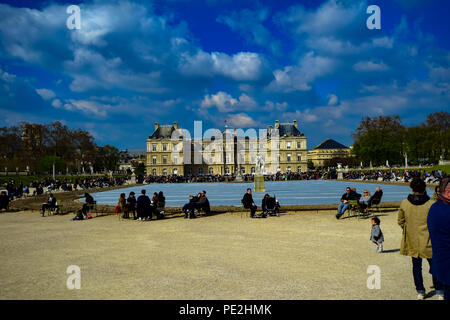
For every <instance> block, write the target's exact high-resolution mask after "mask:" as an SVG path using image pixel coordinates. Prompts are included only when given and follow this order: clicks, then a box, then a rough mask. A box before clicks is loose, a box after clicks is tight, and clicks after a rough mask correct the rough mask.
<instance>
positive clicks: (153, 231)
mask: <svg viewBox="0 0 450 320" xmlns="http://www.w3.org/2000/svg"><path fill="white" fill-rule="evenodd" d="M71 217H72V215H70V216H69V215H68V216H52V217H45V218H41V217H40V215H39V213H37V212H34V213H31V212H20V213H7V214H1V215H0V257H1V263H0V299H415V297H416V294H415V290H414V285H413V279H412V274H411V262H410V258H408V257H404V256H401V255H399V253H398V249H399V245H400V237H401V229H400V227H398V225H397V222H396V212H395V211H394V212H389V213H386V214H385V216H381V221H382V224H381V227H382V230H383V232H384V235H385V239H386V242H385V246H384V247H385V250H388V251H389V250H391V252H386V253H383V254H377V253H376V252H375V248H374V246H373V245H372V243H371V242H370V241H369V235H370V221H369V220H365V219H361V220H357V219H356V218H352V219H343V220H339V221H337V220H336V219H335V217H334V212H332V211H329V212H320V213H316V212H303V213H296V214H294V213H292V214H283V215H282V216H281V217H278V218H277V217H271V218H268V219H249V218H247V217H241V215H240V214H222V215H216V216H212V217H203V218H198V219H195V220H185V219H183V218H173V219H167V220H161V221H152V222H139V221H118V219H117V217H113V216H106V217H99V218H95V219H92V220H89V221H78V222H73V221H70V218H71ZM69 265H78V266H80V268H81V289H80V290H68V289H67V287H66V280H67V277H68V275H67V274H66V268H67V267H68V266H69ZM369 265H377V266H379V267H380V269H381V289H380V290H369V289H368V288H367V286H366V281H367V278H368V277H369V274H367V272H366V271H367V268H368V266H369ZM424 278H425V286H426V288H427V289H429V288H430V285H431V276H430V275H429V274H428V266H425V268H424ZM432 299H436V298H435V297H434V298H432Z"/></svg>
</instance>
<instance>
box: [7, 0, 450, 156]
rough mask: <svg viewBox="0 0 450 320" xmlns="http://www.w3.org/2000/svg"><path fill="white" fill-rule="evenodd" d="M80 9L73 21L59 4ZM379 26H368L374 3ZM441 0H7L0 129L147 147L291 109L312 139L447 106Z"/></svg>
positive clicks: (418, 118) (311, 142)
mask: <svg viewBox="0 0 450 320" xmlns="http://www.w3.org/2000/svg"><path fill="white" fill-rule="evenodd" d="M71 4H76V5H78V6H79V7H80V9H81V29H79V30H76V29H75V30H69V29H68V28H67V25H66V20H67V19H68V17H69V16H70V15H69V14H68V13H67V12H66V10H67V7H68V6H69V5H71ZM372 4H376V5H378V6H379V7H380V8H381V30H369V29H368V28H367V27H366V20H367V18H368V17H369V16H370V14H367V13H366V10H367V7H368V6H369V5H372ZM449 8H450V4H449V1H445V0H442V1H432V0H429V1H422V0H391V1H376V0H370V1H365V0H361V1H357V0H351V1H350V0H327V1H323V0H318V1H315V0H304V1H300V0H298V1H289V0H283V1H262V0H261V1H255V0H252V1H247V0H239V1H237V0H236V1H231V0H229V1H226V0H221V1H219V0H197V1H187V0H171V1H137V0H123V1H100V0H98V1H75V0H73V1H70V2H67V1H18V0H17V1H2V2H1V3H0V115H1V116H0V126H7V125H13V124H17V123H18V122H20V121H29V122H39V123H49V122H52V121H55V120H59V121H62V122H63V123H65V124H66V125H68V126H69V127H72V128H83V129H85V130H88V131H89V132H91V134H92V135H93V136H94V137H95V138H96V141H97V143H99V144H101V145H103V144H106V143H109V144H113V145H115V146H117V147H119V148H129V149H145V139H146V138H147V137H148V135H150V134H151V133H152V132H153V129H154V122H155V121H158V122H159V123H162V124H164V123H167V124H171V123H172V122H174V121H178V123H179V124H180V125H181V126H182V127H183V128H187V129H189V130H192V128H193V122H194V121H195V120H202V121H203V129H204V130H206V129H208V128H223V126H224V120H226V121H227V123H228V124H229V126H233V127H238V128H266V127H267V126H268V125H269V124H272V123H273V122H274V121H275V120H280V121H281V122H291V121H292V120H294V119H297V120H298V122H299V127H300V130H301V131H302V132H304V133H305V134H306V135H307V137H308V148H313V147H314V146H315V145H317V144H319V143H320V142H321V141H323V140H324V139H326V138H333V139H335V140H338V141H339V142H341V143H344V144H346V145H351V144H352V141H353V139H352V138H351V132H352V131H354V130H355V128H356V127H357V126H358V124H359V121H360V120H361V118H362V117H363V116H378V115H394V114H399V115H400V116H401V118H402V119H403V122H404V124H406V125H414V124H419V123H421V122H422V121H424V120H425V117H426V115H427V114H428V113H431V112H436V111H441V110H447V111H448V110H449V102H450V90H449V89H450V41H449V40H450V37H449V34H448V30H450V16H448V15H446V14H448V13H449V12H450V10H449Z"/></svg>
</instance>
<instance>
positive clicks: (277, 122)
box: [275, 120, 280, 129]
mask: <svg viewBox="0 0 450 320" xmlns="http://www.w3.org/2000/svg"><path fill="white" fill-rule="evenodd" d="M275 129H280V121H278V120H275Z"/></svg>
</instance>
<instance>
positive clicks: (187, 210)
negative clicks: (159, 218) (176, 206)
mask: <svg viewBox="0 0 450 320" xmlns="http://www.w3.org/2000/svg"><path fill="white" fill-rule="evenodd" d="M200 197H201V193H197V195H196V196H193V195H192V194H190V195H189V198H190V199H189V202H188V203H186V204H185V205H184V206H183V208H182V210H183V212H184V218H185V219H187V218H188V214H189V218H190V219H193V218H195V214H194V209H195V203H197V202H198V201H199V200H200Z"/></svg>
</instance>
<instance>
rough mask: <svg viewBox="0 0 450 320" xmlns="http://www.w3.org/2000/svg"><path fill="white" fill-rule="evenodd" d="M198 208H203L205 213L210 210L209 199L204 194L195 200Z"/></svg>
mask: <svg viewBox="0 0 450 320" xmlns="http://www.w3.org/2000/svg"><path fill="white" fill-rule="evenodd" d="M197 204H198V206H199V208H203V210H205V212H206V213H209V212H210V206H209V200H208V198H207V197H206V196H201V197H200V199H199V200H198V202H197Z"/></svg>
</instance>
